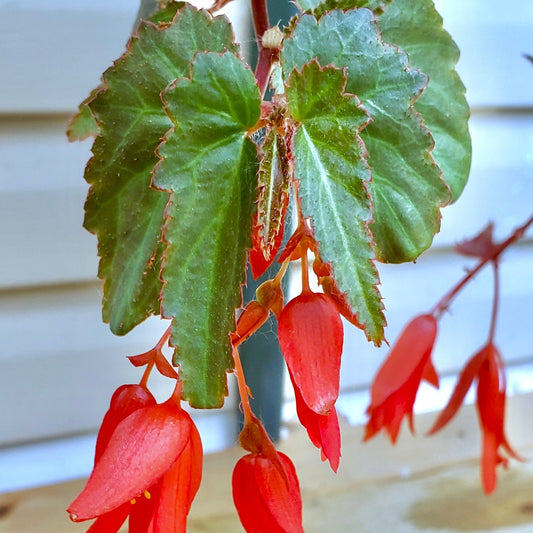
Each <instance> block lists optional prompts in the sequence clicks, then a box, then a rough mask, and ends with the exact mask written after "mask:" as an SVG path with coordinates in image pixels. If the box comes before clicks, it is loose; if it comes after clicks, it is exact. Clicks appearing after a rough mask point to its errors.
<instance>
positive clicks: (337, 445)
mask: <svg viewBox="0 0 533 533" xmlns="http://www.w3.org/2000/svg"><path fill="white" fill-rule="evenodd" d="M289 375H290V372H289ZM290 377H291V381H292V384H293V387H294V396H295V400H296V414H297V415H298V420H299V421H300V423H301V424H302V426H304V427H305V429H306V430H307V434H308V435H309V439H310V440H311V442H312V443H313V444H314V445H315V446H316V447H317V448H318V449H319V450H320V451H321V454H322V460H323V461H325V460H326V459H327V460H328V461H329V464H330V466H331V468H332V470H333V471H334V472H337V470H338V469H339V463H340V460H341V432H340V428H339V419H338V417H337V410H336V409H335V406H333V407H332V408H331V411H330V412H329V413H328V414H327V415H319V414H317V413H315V412H314V411H312V410H311V409H309V407H307V404H306V403H305V402H304V400H303V398H302V395H301V393H300V390H299V389H298V387H297V386H296V385H295V384H294V380H293V378H292V376H290Z"/></svg>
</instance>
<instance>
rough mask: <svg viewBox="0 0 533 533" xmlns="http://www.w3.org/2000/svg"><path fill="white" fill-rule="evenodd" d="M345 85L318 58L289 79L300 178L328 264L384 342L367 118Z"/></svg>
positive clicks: (372, 334) (340, 74)
mask: <svg viewBox="0 0 533 533" xmlns="http://www.w3.org/2000/svg"><path fill="white" fill-rule="evenodd" d="M345 84H346V76H345V72H344V71H343V70H340V69H336V68H333V67H324V68H322V67H321V66H320V65H319V64H318V62H317V61H311V62H309V63H307V64H305V65H304V66H303V67H302V69H301V71H299V70H294V71H293V72H292V73H291V75H290V76H289V79H288V85H287V87H286V95H287V101H288V108H289V111H290V113H291V114H292V116H293V117H294V120H295V121H296V125H295V132H294V137H293V146H292V152H293V153H294V158H295V161H294V178H295V179H296V180H298V196H299V198H300V200H301V208H302V213H303V216H304V217H308V218H310V222H311V225H312V228H313V235H314V238H315V239H316V241H317V243H318V250H319V253H320V257H321V259H322V260H323V261H325V262H327V263H330V265H331V269H332V274H333V277H334V279H335V282H336V284H337V286H338V287H339V290H340V291H341V292H343V293H345V294H346V299H347V301H348V303H349V305H350V308H351V309H352V311H353V312H355V313H357V316H358V319H359V323H360V324H362V325H363V326H364V331H365V333H366V335H367V337H368V338H369V339H370V340H372V341H373V342H374V343H375V344H376V345H379V344H380V343H381V342H382V340H383V337H384V326H385V323H386V322H385V317H384V314H383V303H382V301H381V295H380V293H379V290H378V287H377V286H378V284H379V276H378V273H377V269H376V266H375V264H374V259H375V254H374V251H373V242H372V235H371V233H370V230H369V224H370V221H371V218H372V214H371V211H372V209H371V200H370V198H369V194H368V189H367V184H368V182H369V180H370V170H369V168H368V165H367V164H366V162H365V159H364V158H365V156H366V155H367V154H366V149H365V147H364V144H363V142H362V140H361V136H360V131H361V129H362V128H363V127H364V126H366V125H367V123H368V120H369V118H368V115H367V114H366V113H365V111H364V110H363V109H362V108H361V107H360V102H359V100H358V99H357V98H355V97H354V96H353V95H351V94H347V93H346V92H345ZM317 88H320V89H319V90H318V89H317Z"/></svg>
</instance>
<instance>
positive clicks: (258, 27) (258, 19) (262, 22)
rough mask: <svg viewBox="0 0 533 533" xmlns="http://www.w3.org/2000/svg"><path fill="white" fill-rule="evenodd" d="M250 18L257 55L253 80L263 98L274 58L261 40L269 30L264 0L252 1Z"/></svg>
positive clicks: (272, 51)
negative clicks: (252, 23) (252, 22)
mask: <svg viewBox="0 0 533 533" xmlns="http://www.w3.org/2000/svg"><path fill="white" fill-rule="evenodd" d="M252 16H253V19H254V31H255V38H256V40H257V47H258V54H259V56H258V59H257V66H256V68H255V79H256V80H257V85H258V87H259V91H260V93H261V97H263V96H264V95H265V91H266V89H267V85H268V78H269V76H270V69H271V68H272V59H273V57H274V50H270V49H269V48H264V47H263V40H262V37H263V35H264V33H265V31H267V30H268V29H269V28H270V23H269V21H268V10H267V4H266V0H252Z"/></svg>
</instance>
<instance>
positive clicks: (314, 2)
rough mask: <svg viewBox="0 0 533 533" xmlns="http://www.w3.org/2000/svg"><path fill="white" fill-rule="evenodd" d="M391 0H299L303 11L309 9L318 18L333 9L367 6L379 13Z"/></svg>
mask: <svg viewBox="0 0 533 533" xmlns="http://www.w3.org/2000/svg"><path fill="white" fill-rule="evenodd" d="M391 2H392V0H297V3H298V5H299V6H300V8H301V10H302V11H309V12H311V13H313V15H315V17H317V18H318V17H321V16H322V15H323V14H324V13H327V12H328V11H332V10H333V9H344V10H347V9H353V8H354V7H367V8H368V9H371V10H372V11H373V12H374V13H376V14H379V13H382V12H383V11H384V9H385V8H386V7H387V5H388V4H390V3H391Z"/></svg>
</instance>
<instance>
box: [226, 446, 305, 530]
mask: <svg viewBox="0 0 533 533" xmlns="http://www.w3.org/2000/svg"><path fill="white" fill-rule="evenodd" d="M276 454H277V460H276V461H274V460H273V459H272V457H270V456H267V455H263V454H255V453H249V454H247V455H245V456H244V457H241V458H240V459H239V461H238V462H237V464H236V465H235V469H234V471H233V478H232V487H233V501H234V502H235V507H236V508H237V512H238V513H239V518H240V520H241V523H242V525H243V527H244V529H245V530H246V531H247V533H299V532H302V533H303V527H302V498H301V495H300V486H299V483H298V477H297V476H296V470H295V469H294V465H293V464H292V462H291V460H290V459H289V458H288V457H287V456H286V455H285V454H283V453H281V452H276Z"/></svg>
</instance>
